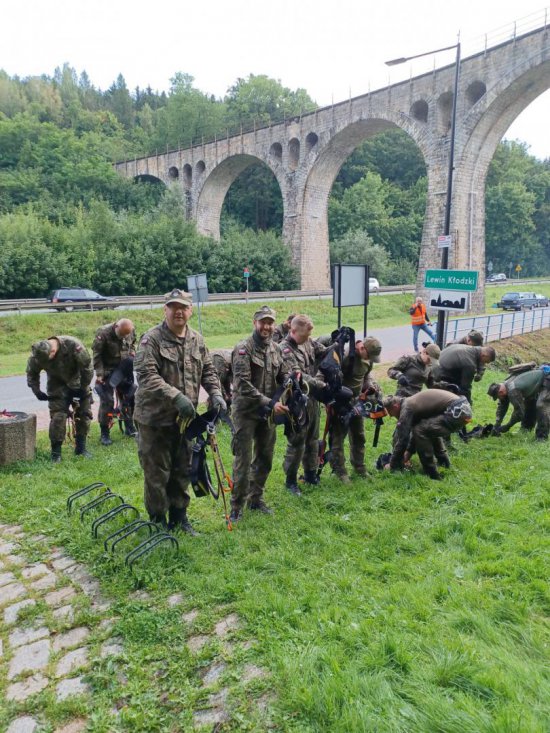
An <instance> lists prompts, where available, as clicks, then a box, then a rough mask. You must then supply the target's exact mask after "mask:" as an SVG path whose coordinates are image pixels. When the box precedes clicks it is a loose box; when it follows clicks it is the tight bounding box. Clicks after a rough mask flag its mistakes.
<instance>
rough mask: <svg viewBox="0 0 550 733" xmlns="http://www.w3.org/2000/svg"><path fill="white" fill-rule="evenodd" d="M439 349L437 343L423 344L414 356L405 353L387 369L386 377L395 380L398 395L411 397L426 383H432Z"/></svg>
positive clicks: (428, 384)
mask: <svg viewBox="0 0 550 733" xmlns="http://www.w3.org/2000/svg"><path fill="white" fill-rule="evenodd" d="M440 353H441V352H440V349H439V346H437V344H427V345H426V346H423V348H422V349H421V350H420V352H419V353H417V354H414V356H409V355H405V356H402V357H401V358H400V359H398V361H397V362H396V363H395V364H394V365H393V366H392V367H390V368H389V369H388V377H390V379H396V380H397V384H398V387H397V390H396V392H395V394H396V395H397V396H398V397H412V395H413V394H417V393H418V392H420V391H421V390H422V387H423V386H424V385H426V386H427V387H431V386H432V384H433V381H434V379H433V373H432V372H433V368H434V367H437V363H438V359H439V355H440Z"/></svg>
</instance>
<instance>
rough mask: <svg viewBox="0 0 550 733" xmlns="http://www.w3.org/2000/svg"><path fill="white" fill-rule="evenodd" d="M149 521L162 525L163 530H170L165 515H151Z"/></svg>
mask: <svg viewBox="0 0 550 733" xmlns="http://www.w3.org/2000/svg"><path fill="white" fill-rule="evenodd" d="M149 521H150V522H154V524H160V526H161V528H162V529H168V522H167V521H166V515H165V514H149Z"/></svg>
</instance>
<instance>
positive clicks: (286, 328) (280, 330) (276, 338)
mask: <svg viewBox="0 0 550 733" xmlns="http://www.w3.org/2000/svg"><path fill="white" fill-rule="evenodd" d="M295 315H296V313H291V314H290V315H289V316H288V318H287V319H286V321H283V322H282V323H279V325H278V326H275V328H274V329H273V336H272V337H271V339H272V341H273V342H274V343H276V344H279V343H281V341H282V340H283V339H284V338H286V337H287V336H288V334H289V333H290V324H291V323H292V319H293V318H294V316H295Z"/></svg>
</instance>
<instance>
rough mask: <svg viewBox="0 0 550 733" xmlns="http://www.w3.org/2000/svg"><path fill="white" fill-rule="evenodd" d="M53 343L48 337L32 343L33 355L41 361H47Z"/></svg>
mask: <svg viewBox="0 0 550 733" xmlns="http://www.w3.org/2000/svg"><path fill="white" fill-rule="evenodd" d="M51 350H52V345H51V344H50V342H49V341H47V340H46V339H44V340H42V341H37V342H36V343H35V344H33V345H32V355H33V356H34V357H36V358H37V359H39V360H40V361H47V360H48V359H49V357H50V351H51Z"/></svg>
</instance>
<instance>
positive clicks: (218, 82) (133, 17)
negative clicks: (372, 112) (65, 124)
mask: <svg viewBox="0 0 550 733" xmlns="http://www.w3.org/2000/svg"><path fill="white" fill-rule="evenodd" d="M514 22H516V28H517V30H518V33H521V32H522V31H526V30H529V29H532V28H536V27H539V26H540V25H543V24H544V22H545V9H544V6H542V5H540V4H539V2H532V1H531V0H461V1H460V2H457V1H456V0H452V1H449V0H385V2H384V1H383V0H378V2H373V1H372V0H334V1H331V2H327V1H325V2H323V1H322V0H270V1H269V2H267V1H266V0H179V1H178V0H156V1H155V2H144V1H143V0H86V1H85V2H83V0H17V2H9V3H8V2H6V3H5V4H4V8H3V10H2V27H1V31H0V39H1V43H0V69H3V70H4V71H6V72H7V73H8V74H9V75H10V76H14V75H18V76H20V77H26V76H33V75H40V74H47V75H49V76H51V75H53V72H54V70H55V68H56V67H57V66H62V65H63V64H64V63H68V64H69V65H70V66H72V67H73V68H75V69H76V71H77V72H78V73H81V72H82V71H84V70H85V71H86V72H87V73H88V76H89V77H90V79H91V81H92V83H93V84H94V86H96V87H99V88H101V89H107V88H108V87H109V86H110V85H111V84H112V83H113V81H114V80H115V79H116V77H117V76H118V75H119V73H121V74H122V75H123V76H124V78H125V79H126V83H127V85H128V88H129V89H130V90H133V89H134V88H135V87H136V86H139V87H141V88H145V87H147V86H151V87H152V88H153V89H154V90H158V91H162V90H166V91H168V89H169V87H170V78H171V77H173V76H174V74H175V73H176V72H178V71H181V72H185V73H187V74H190V75H191V76H193V77H194V79H195V86H196V87H197V88H198V89H200V90H201V91H203V92H207V93H209V94H214V95H215V96H216V97H223V96H224V95H225V94H226V92H227V90H228V88H229V87H231V86H232V85H233V84H234V83H235V81H236V80H237V79H238V78H246V77H247V76H249V74H266V75H267V76H270V77H272V78H274V79H278V80H280V81H281V83H282V84H283V85H284V86H286V87H290V88H291V89H297V88H304V89H305V90H306V91H307V92H308V93H309V95H310V96H311V97H312V98H313V99H314V100H315V101H316V102H317V103H318V104H319V105H320V106H323V105H327V104H330V103H331V102H332V101H334V102H339V101H342V100H344V99H347V98H348V97H349V96H350V94H351V95H352V96H358V95H360V94H364V93H366V92H368V91H369V89H370V90H374V89H378V88H380V87H384V86H386V84H388V82H391V83H395V82H397V81H401V80H403V79H407V78H409V76H411V75H412V76H416V75H417V74H419V73H422V72H424V71H427V70H429V69H431V68H433V64H434V59H435V64H436V66H443V65H445V64H448V63H452V61H453V60H454V52H453V51H450V52H444V53H439V54H437V55H436V56H435V57H428V58H427V59H422V60H420V59H419V60H417V61H414V62H410V63H407V64H403V65H402V66H397V67H393V68H391V69H390V68H389V67H387V66H386V65H385V63H384V62H385V61H387V60H389V59H393V58H396V57H402V56H412V55H414V54H417V53H422V52H425V51H430V50H433V49H434V48H440V47H444V46H448V45H452V44H455V43H456V41H457V39H458V37H459V34H460V40H461V43H462V44H463V56H466V55H468V50H469V49H471V51H470V52H472V53H473V52H475V51H476V50H480V49H481V48H483V43H484V38H485V34H487V37H488V41H489V45H491V41H493V43H496V42H498V41H502V40H504V38H506V37H508V38H509V37H511V34H512V32H513V28H514ZM548 22H549V23H550V8H549V9H548ZM549 86H550V80H549ZM549 119H550V91H549V92H546V93H545V94H543V95H541V96H540V97H539V98H538V99H537V100H535V102H533V103H532V104H531V105H530V106H529V107H528V108H527V109H526V110H524V112H523V113H522V114H521V115H520V116H519V117H518V118H517V120H516V121H515V122H514V124H513V125H512V127H511V128H510V129H509V131H508V132H507V133H506V136H505V137H506V138H508V139H519V140H522V141H523V142H526V143H527V144H528V145H529V150H530V152H531V153H532V154H533V155H536V156H537V157H539V158H547V157H549V158H550V135H548V132H547V130H548V120H549Z"/></svg>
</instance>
